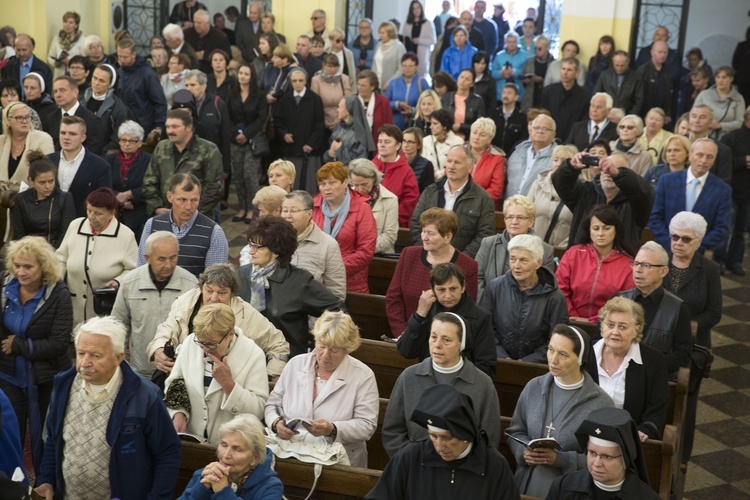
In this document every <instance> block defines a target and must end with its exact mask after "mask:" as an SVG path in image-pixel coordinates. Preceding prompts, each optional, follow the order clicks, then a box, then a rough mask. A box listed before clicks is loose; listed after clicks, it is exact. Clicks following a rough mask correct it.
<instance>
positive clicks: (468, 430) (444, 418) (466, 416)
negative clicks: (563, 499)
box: [411, 384, 480, 443]
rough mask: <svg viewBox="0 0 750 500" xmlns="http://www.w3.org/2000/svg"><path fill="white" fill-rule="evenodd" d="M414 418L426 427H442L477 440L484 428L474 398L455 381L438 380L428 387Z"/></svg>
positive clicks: (457, 434)
mask: <svg viewBox="0 0 750 500" xmlns="http://www.w3.org/2000/svg"><path fill="white" fill-rule="evenodd" d="M411 421H412V422H414V423H415V424H417V425H419V426H421V427H424V428H425V429H426V428H427V426H432V427H438V428H441V429H445V430H447V431H448V432H450V433H451V435H452V436H453V437H454V438H457V439H461V440H463V441H469V442H472V443H476V442H477V441H479V436H480V431H479V424H478V422H477V416H476V413H475V412H474V405H473V404H472V401H471V398H470V397H469V396H467V395H466V394H462V393H460V392H458V391H457V390H456V389H455V388H454V387H453V386H452V385H448V384H437V385H434V386H432V387H430V388H428V389H426V390H425V391H424V392H423V393H422V396H421V397H420V398H419V402H418V403H417V406H416V408H414V412H413V413H412V415H411Z"/></svg>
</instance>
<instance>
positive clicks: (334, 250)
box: [292, 223, 346, 300]
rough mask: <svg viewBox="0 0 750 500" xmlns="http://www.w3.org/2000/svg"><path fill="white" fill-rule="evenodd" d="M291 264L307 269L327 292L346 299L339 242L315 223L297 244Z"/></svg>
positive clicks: (344, 272) (343, 269) (344, 275)
mask: <svg viewBox="0 0 750 500" xmlns="http://www.w3.org/2000/svg"><path fill="white" fill-rule="evenodd" d="M292 265H294V266H297V267H299V268H301V269H304V270H305V271H308V272H309V273H310V274H312V275H313V278H315V281H318V282H320V283H322V284H323V286H325V287H326V288H328V291H329V292H331V293H332V294H334V295H335V296H336V297H338V298H340V299H341V300H346V268H345V267H344V259H343V258H342V257H341V250H340V249H339V244H338V242H337V241H336V240H335V239H334V238H332V237H331V236H329V235H327V234H326V233H324V232H323V230H322V229H320V228H319V227H318V226H317V225H316V224H315V223H313V229H312V232H311V233H310V235H309V236H308V237H307V238H305V239H304V240H303V241H300V242H299V243H298V244H297V251H296V252H294V255H292Z"/></svg>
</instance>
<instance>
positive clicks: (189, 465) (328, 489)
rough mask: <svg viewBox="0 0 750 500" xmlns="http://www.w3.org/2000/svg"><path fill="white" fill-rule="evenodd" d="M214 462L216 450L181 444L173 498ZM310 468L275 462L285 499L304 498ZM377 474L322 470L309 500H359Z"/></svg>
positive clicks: (334, 467)
mask: <svg viewBox="0 0 750 500" xmlns="http://www.w3.org/2000/svg"><path fill="white" fill-rule="evenodd" d="M215 460H216V447H215V446H213V445H205V444H196V443H187V442H183V443H182V460H181V462H180V470H179V473H178V476H177V483H176V486H175V492H174V497H175V498H177V497H179V496H180V495H181V494H182V492H183V491H184V490H185V487H186V486H187V483H188V482H189V481H190V478H191V477H192V476H193V472H195V471H196V470H198V469H200V468H202V467H205V466H206V465H208V464H209V463H210V462H213V461H215ZM313 468H314V466H313V465H312V464H308V463H304V462H300V461H299V460H295V459H293V458H284V459H280V458H277V459H276V466H275V470H276V473H277V474H278V475H279V479H281V482H282V483H284V494H285V496H286V497H287V498H289V499H290V500H291V499H298V498H305V497H306V496H307V494H308V493H309V491H310V488H311V487H312V484H313V480H314V477H315V476H314V472H313ZM380 474H381V471H379V470H373V469H361V468H359V467H348V466H343V465H332V466H325V467H323V472H322V473H321V475H320V478H319V479H318V484H317V485H316V487H315V493H314V494H313V498H316V499H327V500H343V499H345V498H363V497H364V496H365V495H366V494H367V493H368V492H369V491H370V490H371V489H372V488H373V487H374V486H375V483H377V481H378V479H379V478H380Z"/></svg>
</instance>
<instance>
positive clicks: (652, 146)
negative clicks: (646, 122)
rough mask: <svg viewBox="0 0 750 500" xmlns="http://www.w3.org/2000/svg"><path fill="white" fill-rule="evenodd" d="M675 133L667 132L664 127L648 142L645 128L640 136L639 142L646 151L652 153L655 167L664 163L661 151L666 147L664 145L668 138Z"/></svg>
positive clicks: (652, 164)
mask: <svg viewBox="0 0 750 500" xmlns="http://www.w3.org/2000/svg"><path fill="white" fill-rule="evenodd" d="M673 135H674V134H673V133H672V132H667V131H666V130H664V129H661V130H660V131H659V133H658V134H656V135H655V136H654V138H653V139H651V142H648V139H647V138H646V131H645V129H644V131H643V135H642V136H640V137H639V138H638V144H640V145H641V148H642V149H643V150H644V151H648V153H649V154H650V155H651V166H652V167H655V166H656V165H658V164H659V163H664V162H663V161H661V152H662V150H663V149H664V146H665V145H666V144H667V139H669V138H670V137H672V136H673Z"/></svg>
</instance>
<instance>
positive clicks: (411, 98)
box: [385, 75, 430, 130]
mask: <svg viewBox="0 0 750 500" xmlns="http://www.w3.org/2000/svg"><path fill="white" fill-rule="evenodd" d="M429 88H430V84H429V83H427V80H425V79H424V78H423V77H422V76H421V75H414V78H412V80H411V87H409V95H408V96H407V95H406V80H404V77H403V76H398V77H396V78H393V79H392V80H391V81H390V82H388V88H387V89H386V90H385V96H386V97H387V98H388V100H389V101H391V110H392V111H393V124H394V125H395V126H397V127H398V128H400V129H401V130H404V129H405V128H406V118H404V115H402V114H401V110H400V109H398V107H397V106H396V104H397V103H398V102H405V103H406V104H408V105H409V106H411V107H412V108H416V107H417V101H418V100H419V95H420V94H421V93H422V92H423V91H425V90H429ZM415 111H416V110H415Z"/></svg>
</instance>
